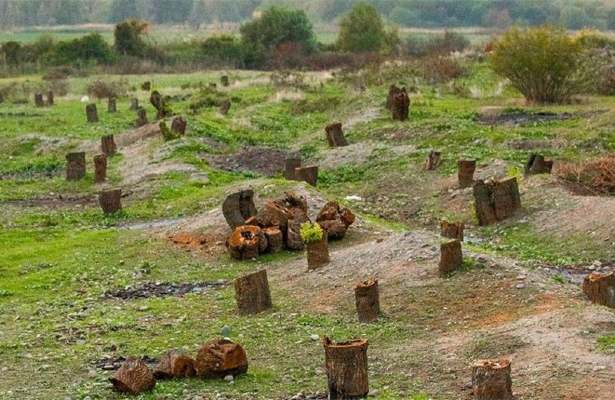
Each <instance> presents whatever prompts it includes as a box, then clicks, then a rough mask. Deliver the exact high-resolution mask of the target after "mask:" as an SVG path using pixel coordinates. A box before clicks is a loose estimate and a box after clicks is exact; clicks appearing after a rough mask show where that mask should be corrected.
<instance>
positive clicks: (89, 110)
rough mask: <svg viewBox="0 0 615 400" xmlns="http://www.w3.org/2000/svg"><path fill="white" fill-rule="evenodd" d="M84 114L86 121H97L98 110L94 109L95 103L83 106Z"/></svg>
mask: <svg viewBox="0 0 615 400" xmlns="http://www.w3.org/2000/svg"><path fill="white" fill-rule="evenodd" d="M85 114H86V117H87V119H88V122H90V123H95V122H98V111H97V110H96V104H94V103H92V104H88V105H87V106H85Z"/></svg>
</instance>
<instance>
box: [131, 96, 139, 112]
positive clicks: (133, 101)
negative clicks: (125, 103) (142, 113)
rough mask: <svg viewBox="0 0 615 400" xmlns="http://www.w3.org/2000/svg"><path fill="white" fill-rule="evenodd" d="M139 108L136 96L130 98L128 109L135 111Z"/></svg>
mask: <svg viewBox="0 0 615 400" xmlns="http://www.w3.org/2000/svg"><path fill="white" fill-rule="evenodd" d="M139 108H140V107H139V99H137V98H136V97H133V98H132V99H130V110H131V111H137V110H138V109H139Z"/></svg>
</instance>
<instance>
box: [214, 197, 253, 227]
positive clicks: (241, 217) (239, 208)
mask: <svg viewBox="0 0 615 400" xmlns="http://www.w3.org/2000/svg"><path fill="white" fill-rule="evenodd" d="M222 214H224V219H226V222H227V223H228V225H229V226H230V227H231V229H235V228H236V227H238V226H241V225H243V224H245V222H246V220H247V219H248V218H250V217H254V216H256V206H255V205H254V191H253V190H252V189H246V190H240V191H239V192H235V193H232V194H230V195H228V196H227V197H226V199H224V202H223V203H222Z"/></svg>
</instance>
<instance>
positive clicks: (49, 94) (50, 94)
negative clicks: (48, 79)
mask: <svg viewBox="0 0 615 400" xmlns="http://www.w3.org/2000/svg"><path fill="white" fill-rule="evenodd" d="M54 104H55V97H54V95H53V92H52V91H51V90H50V91H48V92H47V105H48V106H50V107H51V106H53V105H54Z"/></svg>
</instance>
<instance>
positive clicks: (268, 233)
mask: <svg viewBox="0 0 615 400" xmlns="http://www.w3.org/2000/svg"><path fill="white" fill-rule="evenodd" d="M263 233H264V234H265V237H266V238H267V251H268V252H270V253H277V252H278V251H280V250H282V249H283V248H284V235H283V234H282V231H281V230H280V228H279V227H277V226H269V227H266V228H263Z"/></svg>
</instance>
